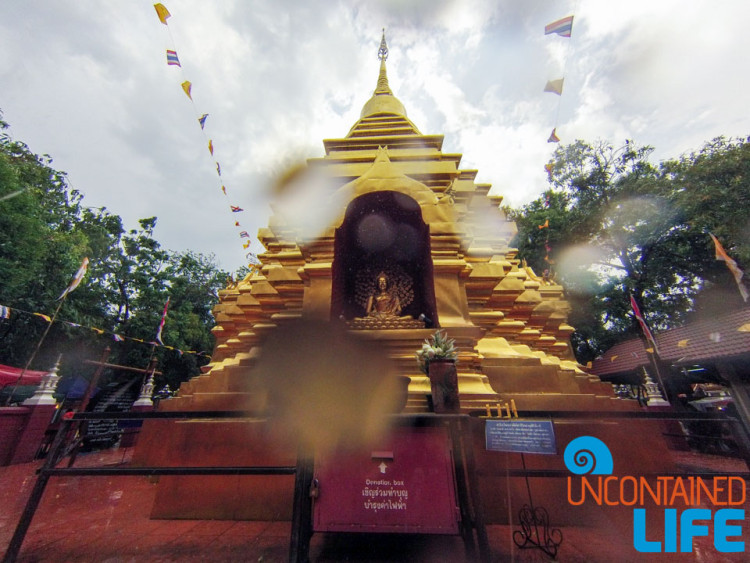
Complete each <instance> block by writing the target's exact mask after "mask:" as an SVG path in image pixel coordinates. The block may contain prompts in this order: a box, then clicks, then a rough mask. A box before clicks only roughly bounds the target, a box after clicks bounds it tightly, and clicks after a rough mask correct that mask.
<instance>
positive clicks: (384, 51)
mask: <svg viewBox="0 0 750 563" xmlns="http://www.w3.org/2000/svg"><path fill="white" fill-rule="evenodd" d="M378 58H379V59H380V60H381V61H384V60H386V59H387V58H388V45H387V44H386V42H385V28H383V38H382V39H381V40H380V49H378Z"/></svg>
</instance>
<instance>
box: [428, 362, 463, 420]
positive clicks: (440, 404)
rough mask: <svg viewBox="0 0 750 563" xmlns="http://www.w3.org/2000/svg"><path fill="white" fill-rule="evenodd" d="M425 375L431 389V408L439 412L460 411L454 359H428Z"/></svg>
mask: <svg viewBox="0 0 750 563" xmlns="http://www.w3.org/2000/svg"><path fill="white" fill-rule="evenodd" d="M427 376H428V377H429V378H430V388H431V389H432V410H433V411H434V412H436V413H440V414H446V413H457V412H460V410H461V403H460V402H459V400H458V373H457V372H456V361H455V360H430V364H429V367H428V373H427Z"/></svg>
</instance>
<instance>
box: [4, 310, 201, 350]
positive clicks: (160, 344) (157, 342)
mask: <svg viewBox="0 0 750 563" xmlns="http://www.w3.org/2000/svg"><path fill="white" fill-rule="evenodd" d="M11 313H20V314H25V315H32V316H34V317H39V318H40V319H44V320H45V321H46V322H48V323H52V322H55V323H60V324H64V325H66V326H69V327H72V328H80V329H85V330H90V331H92V332H95V333H97V334H99V335H102V336H103V335H105V334H106V335H109V336H111V337H112V340H114V341H115V342H124V341H126V340H130V341H132V342H139V343H141V344H148V345H149V346H157V347H160V348H165V349H166V350H172V351H174V352H177V353H178V354H180V355H182V354H196V355H198V356H205V357H210V356H208V354H206V353H205V352H202V351H201V352H199V351H197V350H180V349H179V348H175V347H174V346H167V345H166V344H164V343H163V342H162V341H161V333H159V334H158V336H157V338H156V339H155V340H154V341H148V340H143V339H141V338H133V337H132V336H123V335H121V334H118V333H116V332H111V331H108V330H104V329H101V328H96V327H93V326H86V325H81V324H78V323H73V322H70V321H60V320H57V319H52V317H50V316H49V315H45V314H44V313H35V312H32V311H25V310H24V309H19V308H18V307H12V308H11V307H7V306H5V305H0V319H10V318H11ZM163 324H164V318H162V323H161V325H160V328H163Z"/></svg>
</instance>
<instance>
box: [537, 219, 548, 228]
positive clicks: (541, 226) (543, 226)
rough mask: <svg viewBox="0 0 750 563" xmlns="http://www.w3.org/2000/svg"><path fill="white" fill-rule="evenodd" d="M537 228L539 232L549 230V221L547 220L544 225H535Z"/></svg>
mask: <svg viewBox="0 0 750 563" xmlns="http://www.w3.org/2000/svg"><path fill="white" fill-rule="evenodd" d="M537 226H538V227H539V230H541V229H548V228H549V219H547V220H546V221H545V222H544V225H537Z"/></svg>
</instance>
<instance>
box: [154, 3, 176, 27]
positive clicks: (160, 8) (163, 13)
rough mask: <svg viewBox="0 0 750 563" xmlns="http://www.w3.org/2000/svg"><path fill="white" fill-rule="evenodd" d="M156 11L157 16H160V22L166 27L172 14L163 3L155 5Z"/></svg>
mask: <svg viewBox="0 0 750 563" xmlns="http://www.w3.org/2000/svg"><path fill="white" fill-rule="evenodd" d="M154 10H156V15H157V16H159V21H160V22H161V23H163V24H164V25H167V18H168V17H169V16H171V15H172V14H170V13H169V10H167V8H165V7H164V4H162V3H161V2H159V3H158V4H154Z"/></svg>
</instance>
